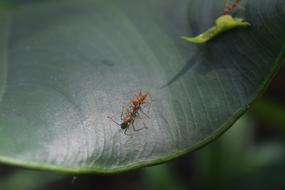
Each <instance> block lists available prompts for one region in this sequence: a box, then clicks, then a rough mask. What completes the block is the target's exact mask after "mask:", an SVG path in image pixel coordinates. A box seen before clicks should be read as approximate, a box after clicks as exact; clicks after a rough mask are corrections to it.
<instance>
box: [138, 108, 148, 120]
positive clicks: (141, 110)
mask: <svg viewBox="0 0 285 190" xmlns="http://www.w3.org/2000/svg"><path fill="white" fill-rule="evenodd" d="M140 112H141V113H142V114H144V115H145V116H146V117H147V118H150V117H149V116H148V114H146V113H145V112H144V111H143V109H142V108H140ZM148 112H149V111H148Z"/></svg>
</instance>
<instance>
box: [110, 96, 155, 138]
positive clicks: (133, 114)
mask: <svg viewBox="0 0 285 190" xmlns="http://www.w3.org/2000/svg"><path fill="white" fill-rule="evenodd" d="M147 96H149V94H148V93H146V94H143V93H142V92H141V91H140V92H139V94H138V95H135V97H134V98H133V99H132V100H131V105H130V106H129V109H126V112H125V113H126V114H125V116H124V107H123V108H122V112H121V120H122V123H118V122H116V121H115V120H114V119H113V118H111V117H108V118H109V119H111V120H112V121H113V122H114V123H116V124H117V125H118V126H120V127H121V129H122V130H124V134H125V135H127V134H126V132H127V130H128V129H129V127H130V125H131V126H132V127H133V129H134V131H139V130H141V129H143V128H147V127H146V126H145V124H144V122H143V125H144V127H143V128H141V129H136V128H135V125H134V123H135V119H142V118H141V117H140V116H139V111H140V112H142V113H143V114H144V115H146V116H147V117H148V115H147V114H146V113H144V112H143V110H142V108H141V106H142V105H143V104H146V103H150V102H147V101H146V98H147Z"/></svg>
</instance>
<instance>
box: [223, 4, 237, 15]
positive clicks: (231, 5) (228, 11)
mask: <svg viewBox="0 0 285 190" xmlns="http://www.w3.org/2000/svg"><path fill="white" fill-rule="evenodd" d="M240 1H241V0H235V1H234V2H233V3H230V4H228V5H226V6H225V9H224V15H228V14H229V13H230V12H231V11H233V10H234V9H235V8H236V6H238V4H239V3H240Z"/></svg>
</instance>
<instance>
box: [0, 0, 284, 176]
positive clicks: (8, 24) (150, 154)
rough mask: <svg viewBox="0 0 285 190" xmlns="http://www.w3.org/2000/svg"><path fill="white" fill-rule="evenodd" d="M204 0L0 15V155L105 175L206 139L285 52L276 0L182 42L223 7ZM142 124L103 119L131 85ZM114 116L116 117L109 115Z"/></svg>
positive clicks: (118, 2) (64, 2)
mask: <svg viewBox="0 0 285 190" xmlns="http://www.w3.org/2000/svg"><path fill="white" fill-rule="evenodd" d="M223 7H224V1H223V0H220V1H212V0H192V1H190V0H180V1H173V0H155V1H153V0H145V1H140V0H82V1H77V0H60V1H48V0H45V1H28V2H26V3H23V2H22V3H21V4H20V3H18V4H17V5H16V8H14V9H11V10H9V12H6V13H3V14H2V16H1V19H0V21H1V22H0V25H1V36H0V50H1V51H0V68H1V69H0V85H1V87H0V95H1V98H0V99H1V103H0V161H2V162H6V163H10V164H16V165H21V166H26V167H32V168H39V169H49V170H59V171H66V172H82V173H83V172H98V173H113V172H121V171H126V170H129V169H133V168H138V167H142V166H146V165H153V164H158V163H161V162H165V161H168V160H171V159H174V158H176V157H178V156H181V155H184V154H186V153H189V152H191V151H193V150H195V149H197V148H200V147H202V146H203V145H205V144H207V143H209V142H210V141H212V140H213V139H215V138H216V137H218V136H219V135H221V134H222V133H223V132H224V131H225V130H226V129H228V128H229V127H230V126H231V125H232V124H233V123H234V121H235V120H236V119H237V118H239V117H240V116H241V115H242V114H243V113H244V112H245V111H246V110H247V109H248V108H249V107H250V106H249V105H250V104H251V103H252V101H253V100H255V98H256V97H257V96H258V95H259V94H261V93H262V92H263V91H264V89H265V87H266V86H267V85H268V83H269V81H270V80H271V79H272V77H273V75H274V73H276V71H277V69H278V67H279V65H280V63H281V61H282V60H283V58H284V51H285V49H284V48H283V47H284V42H285V20H284V19H283V18H284V16H285V4H284V2H283V0H270V1H259V0H250V1H248V4H247V5H246V6H245V8H246V10H245V11H241V10H237V11H236V13H238V14H236V13H235V14H234V16H237V17H240V18H244V19H245V20H247V21H248V22H250V23H251V24H252V26H251V27H250V28H248V29H247V30H244V29H241V30H232V31H228V32H226V33H224V34H222V35H220V36H218V37H217V38H215V39H213V40H212V41H210V42H209V43H206V44H204V45H194V44H190V43H187V42H185V41H184V40H181V39H180V36H181V35H184V34H189V35H193V34H197V33H199V32H201V31H205V30H206V29H207V28H209V27H210V26H211V25H212V23H213V22H214V21H215V20H216V18H217V17H219V16H220V15H221V14H222V12H223ZM140 89H141V90H142V91H143V92H149V93H150V94H151V97H152V103H151V109H150V112H149V116H150V118H149V119H147V118H145V119H144V122H145V124H146V126H147V127H148V129H143V130H140V131H135V132H134V131H132V130H129V131H130V133H131V134H132V135H131V136H128V135H124V134H123V132H122V130H121V129H120V127H119V126H117V125H116V124H115V123H114V122H112V121H111V120H110V119H108V118H107V117H112V116H114V115H115V116H117V117H119V116H118V115H119V114H120V112H121V109H122V106H125V105H127V104H128V102H129V101H130V99H131V98H132V97H133V95H134V93H136V92H138V91H139V90H140ZM116 121H117V122H119V123H120V122H121V121H120V120H118V119H117V120H116Z"/></svg>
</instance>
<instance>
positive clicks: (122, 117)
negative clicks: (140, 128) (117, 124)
mask: <svg viewBox="0 0 285 190" xmlns="http://www.w3.org/2000/svg"><path fill="white" fill-rule="evenodd" d="M124 111H126V112H129V109H128V108H126V107H125V106H122V112H121V117H120V118H121V120H124V116H123V115H124Z"/></svg>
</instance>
